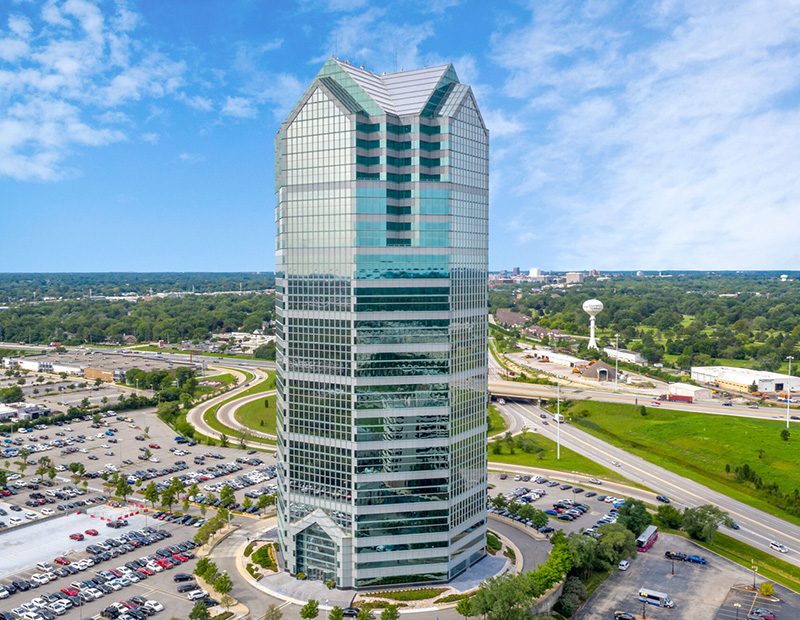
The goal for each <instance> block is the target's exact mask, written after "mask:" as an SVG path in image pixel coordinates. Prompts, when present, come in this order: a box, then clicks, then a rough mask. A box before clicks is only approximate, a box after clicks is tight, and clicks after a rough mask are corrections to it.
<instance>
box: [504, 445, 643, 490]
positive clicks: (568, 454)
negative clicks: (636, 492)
mask: <svg viewBox="0 0 800 620" xmlns="http://www.w3.org/2000/svg"><path fill="white" fill-rule="evenodd" d="M535 439H536V443H537V444H538V445H539V446H541V447H542V448H544V449H543V450H542V451H541V452H537V453H530V454H528V453H525V452H522V451H520V450H517V451H516V454H509V450H508V447H507V446H504V447H503V451H502V452H501V453H500V454H494V450H493V449H490V450H489V461H490V462H492V463H506V464H508V465H522V466H525V467H534V468H535V467H540V468H543V469H555V470H558V471H564V472H570V473H571V472H578V473H580V474H586V475H588V476H595V477H598V478H606V479H607V480H614V481H617V482H625V483H629V481H628V480H627V479H626V478H623V477H622V476H620V475H619V474H618V473H617V472H615V471H612V470H611V469H608V468H607V467H603V466H602V465H598V464H597V463H595V462H594V461H591V460H589V459H587V458H586V457H584V456H581V455H580V454H578V453H577V452H573V451H572V450H569V449H568V448H565V447H564V446H561V459H557V458H556V456H557V454H556V442H555V441H552V440H550V439H548V438H547V437H542V436H541V435H536V436H535Z"/></svg>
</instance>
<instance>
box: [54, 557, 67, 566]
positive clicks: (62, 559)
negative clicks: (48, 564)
mask: <svg viewBox="0 0 800 620" xmlns="http://www.w3.org/2000/svg"><path fill="white" fill-rule="evenodd" d="M53 562H55V563H56V564H61V565H62V566H66V565H67V564H71V562H70V561H69V560H68V559H67V558H65V557H64V556H61V555H60V556H58V557H57V558H56V559H55V560H53Z"/></svg>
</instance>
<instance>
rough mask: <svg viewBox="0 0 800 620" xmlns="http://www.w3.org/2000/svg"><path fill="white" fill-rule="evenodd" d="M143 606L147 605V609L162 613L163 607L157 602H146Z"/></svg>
mask: <svg viewBox="0 0 800 620" xmlns="http://www.w3.org/2000/svg"><path fill="white" fill-rule="evenodd" d="M145 605H147V606H148V607H152V608H153V609H155V610H156V611H164V606H163V605H162V604H161V603H159V602H158V601H147V602H146V603H145Z"/></svg>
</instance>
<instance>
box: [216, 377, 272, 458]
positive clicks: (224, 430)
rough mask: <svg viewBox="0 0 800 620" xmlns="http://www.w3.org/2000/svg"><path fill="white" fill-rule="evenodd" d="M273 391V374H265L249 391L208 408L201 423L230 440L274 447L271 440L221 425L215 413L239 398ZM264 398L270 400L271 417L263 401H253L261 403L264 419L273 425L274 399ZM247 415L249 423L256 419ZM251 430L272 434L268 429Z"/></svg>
mask: <svg viewBox="0 0 800 620" xmlns="http://www.w3.org/2000/svg"><path fill="white" fill-rule="evenodd" d="M273 389H275V373H274V372H270V373H267V376H266V378H265V379H264V381H260V382H259V383H257V384H256V385H254V386H252V387H250V388H249V389H247V390H245V391H243V392H241V393H239V394H236V395H235V396H231V397H230V398H228V399H226V400H223V401H222V402H220V403H217V404H216V405H214V406H213V407H210V408H209V409H208V410H207V411H206V412H205V413H204V414H203V421H204V422H205V423H206V424H207V425H208V426H209V427H211V428H212V429H214V430H215V431H217V432H218V433H221V434H224V435H226V436H228V437H232V438H236V439H246V441H248V442H256V443H262V444H265V445H271V446H274V445H275V441H274V440H272V439H266V438H264V437H259V436H257V435H254V434H252V433H246V432H244V433H243V432H242V431H240V430H238V429H235V428H231V427H229V426H226V425H225V424H223V423H222V422H221V421H220V420H219V418H217V412H218V411H219V409H220V408H222V407H224V406H225V405H228V404H230V403H232V402H234V401H236V400H239V399H241V398H245V397H247V396H252V395H254V394H258V393H261V392H267V391H270V390H273ZM266 398H268V399H271V402H272V408H271V411H272V414H271V415H270V408H269V407H264V406H263V401H262V400H261V399H258V400H256V401H254V402H258V403H262V405H261V408H262V409H263V410H264V416H265V419H267V420H271V424H272V425H274V420H275V414H274V411H275V398H274V397H266ZM243 407H247V404H245V405H243ZM249 415H250V417H249V419H250V420H251V421H254V420H255V419H256V417H255V414H253V413H250V414H249ZM237 418H238V414H237ZM246 426H250V424H246ZM253 430H257V431H260V432H264V433H267V434H274V433H270V431H269V429H266V428H265V429H263V430H262V429H261V428H254V429H253Z"/></svg>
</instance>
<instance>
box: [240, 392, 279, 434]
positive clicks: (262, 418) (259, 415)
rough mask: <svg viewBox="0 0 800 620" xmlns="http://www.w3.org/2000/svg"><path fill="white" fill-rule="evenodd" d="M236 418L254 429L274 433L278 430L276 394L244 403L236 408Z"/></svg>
mask: <svg viewBox="0 0 800 620" xmlns="http://www.w3.org/2000/svg"><path fill="white" fill-rule="evenodd" d="M265 401H266V402H267V406H266V407H265V406H264V402H265ZM236 419H237V420H238V421H239V422H241V423H242V424H244V425H245V426H249V427H250V428H252V429H253V430H257V431H261V432H262V433H269V434H270V435H274V434H275V433H277V432H278V431H277V428H276V421H275V396H274V395H273V396H265V397H264V398H259V399H258V400H254V401H252V402H249V403H247V404H246V405H242V406H241V407H239V408H238V409H237V410H236ZM262 422H263V424H262Z"/></svg>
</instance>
